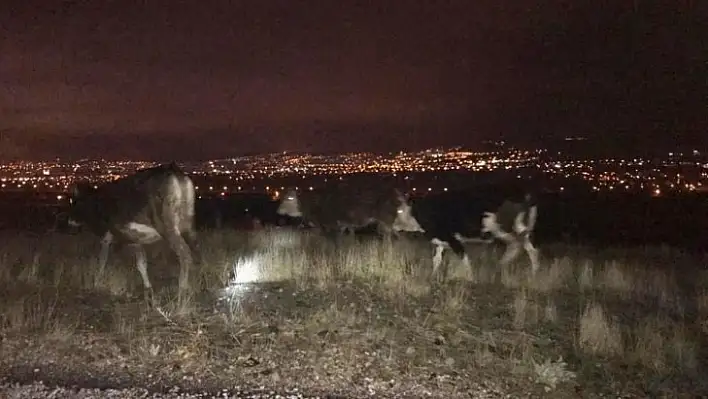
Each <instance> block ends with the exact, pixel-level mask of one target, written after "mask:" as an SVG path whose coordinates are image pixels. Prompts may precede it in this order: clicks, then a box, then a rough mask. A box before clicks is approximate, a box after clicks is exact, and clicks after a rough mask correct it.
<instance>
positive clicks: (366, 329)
mask: <svg viewBox="0 0 708 399" xmlns="http://www.w3.org/2000/svg"><path fill="white" fill-rule="evenodd" d="M3 235H4V236H3V237H2V242H3V244H4V245H3V250H2V256H1V259H2V260H1V262H2V267H1V268H0V284H2V292H4V295H3V296H2V299H1V300H0V308H1V311H0V314H1V315H2V316H0V317H1V318H0V326H1V328H2V330H1V334H2V335H1V337H2V346H0V348H1V349H0V351H1V354H0V359H2V360H0V363H1V366H0V367H2V369H3V372H2V374H3V375H5V376H6V377H7V378H9V379H11V380H12V381H16V382H26V383H30V382H32V381H42V382H43V383H44V384H46V386H47V387H49V388H47V389H48V390H49V391H51V389H52V388H51V387H52V386H53V384H59V385H60V386H63V387H65V388H66V389H68V390H67V391H64V395H66V396H61V394H60V393H59V394H57V395H58V396H55V397H77V395H79V392H78V391H72V390H71V387H72V386H76V387H81V388H130V390H128V391H125V392H122V391H118V394H117V396H116V397H126V396H125V395H128V393H127V392H133V393H131V395H135V396H139V395H138V394H139V393H140V392H142V394H143V395H147V391H149V392H151V393H152V394H156V393H170V392H171V393H176V392H182V393H185V392H192V393H195V394H196V393H203V396H202V397H205V396H208V395H207V393H209V394H213V395H214V396H218V395H223V396H221V397H227V396H226V395H227V390H228V394H230V395H235V393H236V392H238V391H241V392H256V393H257V392H259V391H260V390H264V391H263V392H262V393H263V394H267V393H268V392H270V390H271V389H276V392H278V393H280V394H281V395H283V396H281V397H288V396H287V395H286V393H287V392H285V391H286V390H290V391H291V394H292V396H291V397H307V396H306V395H313V396H314V395H321V396H320V397H328V396H327V395H332V396H329V397H337V396H334V395H341V397H369V396H372V395H373V396H375V397H439V398H469V397H529V396H531V397H547V398H571V397H597V396H599V395H601V394H604V395H611V396H613V397H650V396H652V397H655V396H662V397H685V396H687V395H700V394H706V393H708V384H707V383H706V381H705V378H702V376H704V372H703V371H704V370H705V359H706V357H705V350H706V343H707V342H706V337H708V289H707V287H708V272H707V271H706V270H705V264H706V258H705V255H702V256H699V255H695V254H694V255H692V254H689V253H686V252H682V251H680V250H677V249H670V248H668V247H665V246H664V247H636V248H634V249H621V248H611V247H607V248H605V249H602V248H597V247H596V248H593V247H582V246H573V245H567V244H553V245H545V246H543V247H542V254H543V257H542V259H543V263H542V268H541V270H540V271H539V273H538V274H537V275H536V276H530V272H529V267H528V265H527V264H526V263H527V259H526V258H524V257H519V259H518V260H517V261H516V262H515V263H514V264H513V265H512V266H510V267H508V268H501V269H500V268H499V267H498V266H497V265H496V262H495V260H496V259H498V256H499V253H500V251H501V250H502V248H498V247H494V246H491V247H489V246H485V245H480V244H475V245H477V246H476V247H475V246H474V245H473V246H471V247H470V248H468V250H469V251H470V253H471V254H472V255H471V260H472V265H473V268H472V269H467V268H463V267H462V264H461V263H460V262H459V259H458V258H455V257H454V256H449V254H446V257H445V264H447V265H448V266H449V268H448V277H447V278H446V279H442V278H440V277H439V276H438V277H433V276H431V274H430V273H431V271H432V267H431V265H430V246H429V243H427V242H425V241H416V240H415V239H410V240H409V239H399V240H393V241H392V242H387V241H384V240H381V239H379V238H368V237H356V238H354V237H341V238H339V239H337V240H331V239H326V238H323V237H322V236H319V235H316V234H313V233H310V232H302V231H300V232H298V231H296V230H290V229H287V228H267V229H264V230H257V231H252V232H239V231H235V230H222V231H218V230H209V231H201V232H200V252H201V254H202V260H203V263H202V266H201V267H200V268H197V269H196V270H195V271H193V273H192V275H191V284H192V287H194V288H196V290H195V292H194V294H193V297H192V298H191V300H189V301H186V302H184V303H182V304H181V305H178V302H177V301H176V298H175V297H176V278H177V273H178V268H176V267H173V266H172V265H174V264H175V262H176V261H175V259H174V258H173V256H174V255H173V254H171V253H170V252H169V250H167V249H166V248H165V246H164V245H161V244H155V245H153V246H151V247H149V248H148V253H149V260H148V261H149V264H150V268H149V273H150V274H151V276H152V280H153V282H154V283H155V289H156V297H157V303H158V306H157V307H156V308H155V309H150V308H149V307H147V305H146V303H145V302H144V300H143V298H142V290H143V288H142V283H141V281H140V277H139V274H138V273H137V272H136V271H135V269H134V267H133V266H132V265H133V259H132V257H131V256H130V254H129V252H128V251H124V250H116V251H113V252H112V255H111V258H110V259H109V266H108V267H107V269H106V271H105V275H97V272H96V271H95V270H94V268H92V265H93V262H95V255H96V253H97V251H98V245H99V243H98V240H97V239H96V238H95V237H92V236H89V235H86V234H85V233H80V234H75V235H66V234H60V233H47V234H45V235H43V236H37V235H32V234H22V233H20V234H10V233H3ZM131 298H132V299H131ZM176 387H179V388H176ZM138 388H140V389H146V390H147V391H138ZM15 389H16V390H17V391H13V388H12V387H11V386H10V385H5V387H4V388H3V390H4V391H5V392H6V393H5V394H4V395H6V396H4V397H28V396H13V392H21V390H20V388H19V386H18V387H17V388H15ZM37 389H39V388H37ZM222 390H223V391H222ZM38 392H39V391H38ZM135 392H137V393H135ZM293 392H294V393H293ZM298 393H299V394H301V395H303V396H297V394H298ZM35 394H36V395H39V393H35ZM105 394H106V395H108V393H105ZM18 395H19V394H18ZM91 395H92V394H84V396H80V397H91ZM93 395H96V393H95V392H94V393H93ZM143 397H145V396H143ZM232 397H234V396H232ZM242 397H258V396H242ZM262 397H270V396H267V395H265V396H262Z"/></svg>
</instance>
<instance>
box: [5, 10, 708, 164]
mask: <svg viewBox="0 0 708 399" xmlns="http://www.w3.org/2000/svg"><path fill="white" fill-rule="evenodd" d="M704 3H707V2H705V1H680V0H671V1H638V0H636V1H634V2H633V1H629V0H627V1H597V0H593V1H585V0H575V1H556V0H546V1H538V2H531V1H526V0H514V1H507V2H503V1H500V0H477V1H470V0H461V1H453V0H448V1H413V0H410V1H407V0H399V1H393V0H389V1H387V0H377V1H368V2H364V1H361V2H354V1H348V0H336V1H324V0H323V1H297V0H285V1H269V0H255V1H235V0H234V1H221V0H215V1H192V2H189V1H157V0H150V1H142V2H134V3H132V4H131V2H129V1H39V0H8V1H4V2H3V6H2V7H0V80H2V86H0V90H1V92H0V158H5V159H7V158H15V157H26V158H29V157H33V158H37V157H53V156H71V157H83V156H88V157H109V158H115V157H146V158H177V159H185V158H206V157H220V156H228V155H232V154H238V153H244V152H261V151H280V150H292V151H299V150H308V151H341V150H362V149H363V150H397V149H408V148H419V147H422V146H434V145H458V144H459V145H474V144H475V143H477V142H478V141H480V140H482V139H485V138H496V137H501V136H503V137H506V138H507V139H512V140H524V141H537V140H548V139H550V138H553V137H563V136H565V135H571V134H572V135H577V134H580V135H587V136H593V137H602V138H603V139H604V140H612V142H613V143H614V142H617V145H625V146H631V147H638V146H651V145H656V144H657V143H672V142H674V141H681V142H691V143H697V144H705V141H708V139H704V138H703V136H708V134H706V133H707V132H708V83H707V80H708V22H707V21H708V8H706V5H705V4H704Z"/></svg>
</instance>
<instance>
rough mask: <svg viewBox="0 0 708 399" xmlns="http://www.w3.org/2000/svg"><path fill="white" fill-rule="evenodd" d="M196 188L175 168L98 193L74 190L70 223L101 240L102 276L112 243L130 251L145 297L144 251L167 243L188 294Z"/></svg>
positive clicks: (164, 167)
mask: <svg viewBox="0 0 708 399" xmlns="http://www.w3.org/2000/svg"><path fill="white" fill-rule="evenodd" d="M194 196H195V191H194V184H193V182H192V180H191V179H190V178H189V177H188V176H187V175H186V174H184V172H182V171H181V170H180V169H179V167H177V165H175V164H174V163H170V164H165V165H160V166H157V167H154V168H149V169H142V170H139V171H137V172H136V173H135V174H133V175H130V176H126V177H123V178H121V179H118V180H114V181H112V182H109V183H105V184H103V185H101V186H98V187H93V186H88V185H86V184H79V185H76V186H75V187H74V189H73V193H72V197H71V206H70V210H69V223H70V224H72V225H74V226H77V225H84V226H86V227H87V228H88V229H90V230H91V231H93V232H94V233H95V234H97V235H99V236H102V237H103V239H102V242H101V243H102V245H101V252H100V255H99V261H98V269H99V272H103V270H104V268H105V266H106V262H107V261H108V251H109V249H110V246H111V243H112V242H114V241H116V240H118V241H120V242H124V243H126V244H128V246H129V247H131V248H132V250H133V252H134V254H135V259H136V265H137V268H138V271H140V275H141V276H142V279H143V284H144V285H145V290H146V294H148V295H150V296H152V284H150V279H149V278H148V274H147V259H146V256H145V250H144V248H143V245H145V244H151V243H154V242H157V241H159V240H160V239H165V240H166V241H167V244H168V245H169V246H170V248H171V249H172V250H173V251H174V252H175V253H176V255H177V258H178V260H179V263H180V277H179V288H180V291H184V290H186V289H188V279H189V269H190V268H191V267H192V264H193V257H192V256H193V252H194V251H195V249H196V248H195V244H196V240H195V231H194V211H195V209H194Z"/></svg>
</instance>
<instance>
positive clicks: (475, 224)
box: [413, 184, 535, 236]
mask: <svg viewBox="0 0 708 399" xmlns="http://www.w3.org/2000/svg"><path fill="white" fill-rule="evenodd" d="M533 204H535V196H534V195H533V193H532V192H531V191H529V190H527V188H526V187H525V186H524V185H500V184H494V185H492V184H486V185H479V186H475V187H471V188H469V189H465V190H457V191H448V192H442V193H436V194H431V195H428V196H426V197H422V198H417V199H415V200H414V201H413V216H414V217H415V218H416V220H417V221H418V223H420V225H421V226H422V227H423V229H424V230H426V231H430V232H433V233H434V234H435V235H449V234H453V233H459V234H462V235H464V236H478V235H480V234H481V228H482V226H481V221H482V217H483V216H484V213H485V212H497V211H499V210H502V211H503V212H502V215H503V216H504V217H505V220H503V221H502V220H500V223H502V224H504V225H506V224H511V223H513V217H514V216H515V215H516V213H515V212H517V211H521V210H524V211H525V210H527V209H528V207H529V206H531V205H533ZM506 218H508V219H509V220H506Z"/></svg>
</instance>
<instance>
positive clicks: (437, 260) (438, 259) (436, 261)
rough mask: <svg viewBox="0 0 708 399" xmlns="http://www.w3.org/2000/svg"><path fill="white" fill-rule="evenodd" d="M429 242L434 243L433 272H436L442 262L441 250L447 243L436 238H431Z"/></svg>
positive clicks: (442, 250) (443, 249)
mask: <svg viewBox="0 0 708 399" xmlns="http://www.w3.org/2000/svg"><path fill="white" fill-rule="evenodd" d="M431 242H432V244H433V245H435V248H434V249H433V274H436V273H437V272H438V269H439V268H440V265H441V264H442V257H443V252H445V247H447V245H448V244H447V243H446V242H444V241H440V240H438V239H437V238H433V240H432V241H431Z"/></svg>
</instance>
